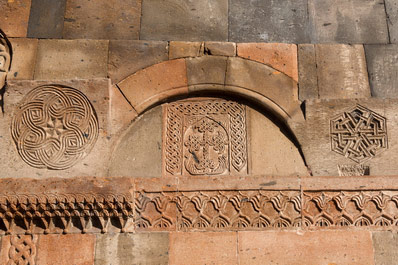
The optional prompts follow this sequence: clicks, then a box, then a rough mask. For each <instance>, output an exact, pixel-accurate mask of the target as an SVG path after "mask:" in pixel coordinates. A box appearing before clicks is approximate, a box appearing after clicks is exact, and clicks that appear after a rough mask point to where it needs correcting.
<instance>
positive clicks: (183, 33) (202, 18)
mask: <svg viewBox="0 0 398 265" xmlns="http://www.w3.org/2000/svg"><path fill="white" fill-rule="evenodd" d="M140 39H142V40H186V41H204V40H213V41H227V40H228V0H203V1H185V0H167V1H164V0H145V1H143V4H142V19H141V33H140Z"/></svg>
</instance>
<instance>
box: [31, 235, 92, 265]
mask: <svg viewBox="0 0 398 265" xmlns="http://www.w3.org/2000/svg"><path fill="white" fill-rule="evenodd" d="M94 245H95V235H89V234H76V235H40V237H39V241H38V249H37V260H36V262H37V264H57V265H70V264H76V265H92V264H94Z"/></svg>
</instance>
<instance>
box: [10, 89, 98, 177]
mask: <svg viewBox="0 0 398 265" xmlns="http://www.w3.org/2000/svg"><path fill="white" fill-rule="evenodd" d="M11 135H12V138H13V140H14V142H15V145H16V147H17V150H18V153H19V155H20V156H21V158H22V159H23V160H24V161H25V162H26V163H27V164H29V165H31V166H33V167H36V168H48V169H58V170H60V169H66V168H69V167H71V166H73V165H74V164H75V163H77V162H78V161H80V160H81V159H82V158H83V157H85V156H86V155H87V153H89V151H90V150H91V149H92V147H93V146H94V144H95V142H96V140H97V138H98V119H97V116H96V113H95V111H94V108H93V106H92V105H91V103H90V101H89V100H88V99H87V97H86V96H85V95H84V94H83V93H81V92H80V91H78V90H77V89H74V88H70V87H65V86H59V85H45V86H41V87H37V88H35V89H33V90H32V91H30V92H29V93H28V94H27V95H26V96H25V97H24V99H23V100H22V102H21V103H20V106H19V107H18V109H17V111H16V113H15V116H14V118H13V121H12V124H11Z"/></svg>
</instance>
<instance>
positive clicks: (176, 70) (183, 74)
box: [118, 59, 188, 113]
mask: <svg viewBox="0 0 398 265" xmlns="http://www.w3.org/2000/svg"><path fill="white" fill-rule="evenodd" d="M118 87H119V88H120V90H121V91H122V92H123V94H124V95H125V96H126V98H127V100H128V101H129V102H130V103H131V104H132V105H133V107H134V109H135V110H136V111H137V112H138V113H141V112H143V111H144V110H145V109H146V108H148V107H149V106H150V105H151V104H152V103H154V102H158V101H161V100H163V99H165V98H168V97H171V96H173V95H182V94H187V92H188V88H187V70H186V64H185V60H184V59H176V60H171V61H166V62H163V63H159V64H155V65H153V66H150V67H148V68H145V69H143V70H141V71H138V72H136V73H135V74H133V75H131V76H129V77H128V78H126V79H124V80H123V81H121V82H120V83H118Z"/></svg>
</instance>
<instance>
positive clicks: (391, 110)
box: [292, 99, 398, 176]
mask: <svg viewBox="0 0 398 265" xmlns="http://www.w3.org/2000/svg"><path fill="white" fill-rule="evenodd" d="M357 104H359V105H360V106H362V107H365V108H366V109H368V111H365V112H364V113H363V114H361V112H360V111H357V113H358V115H359V116H356V119H358V118H361V121H364V120H367V119H368V118H365V117H368V115H370V114H371V113H370V112H369V111H372V112H374V113H376V114H377V115H378V116H381V117H383V118H385V121H384V122H383V121H382V120H379V121H375V120H373V117H375V115H373V114H372V115H370V116H369V117H372V121H373V122H372V123H369V125H365V124H363V122H362V124H361V123H359V122H358V121H355V122H354V123H351V124H350V126H351V127H352V126H355V124H361V125H360V126H359V125H358V126H357V127H354V128H357V129H355V130H353V131H352V133H347V132H346V130H347V129H344V130H342V131H343V132H345V133H346V135H345V136H344V137H343V138H342V140H341V141H340V143H339V144H332V143H336V142H335V141H332V138H331V131H332V130H333V131H335V130H334V129H333V128H334V126H333V125H331V120H334V121H335V122H336V121H337V119H338V117H340V116H341V115H342V114H343V113H345V112H347V111H351V110H352V109H353V108H355V107H356V106H357ZM397 109H398V107H397V100H396V99H395V100H392V99H391V100H380V99H361V100H309V101H307V102H306V123H305V124H301V125H299V124H296V125H292V126H293V128H294V130H293V131H295V133H296V137H297V138H298V140H299V142H300V144H301V147H302V150H303V153H304V157H305V159H306V162H307V165H308V166H309V167H310V169H311V171H312V173H313V174H314V175H316V176H337V175H338V166H339V165H357V164H359V163H361V164H363V165H364V166H369V168H370V172H369V174H370V175H394V174H397V173H398V167H397V165H396V163H395V162H394V161H395V160H396V159H397V158H396V153H397V152H398V141H397V137H398V135H397V130H396V129H395V128H396V127H397V124H398V116H397V114H396V113H397ZM376 124H378V125H377V126H376ZM385 124H386V126H385V127H386V129H387V135H386V134H385V133H384V132H383V131H384V130H381V129H380V127H383V128H384V125H385ZM367 126H373V128H375V129H374V130H373V129H372V130H369V131H367V132H366V130H365V128H367ZM336 127H337V126H336ZM358 128H361V130H362V129H363V131H362V132H361V133H360V135H361V137H360V138H358V136H356V134H355V132H358V131H357V130H358ZM376 128H377V129H376ZM336 130H338V128H336ZM350 136H351V137H352V138H349V137H350ZM385 136H387V139H386V137H385ZM336 137H337V138H336ZM346 137H348V138H346ZM334 139H335V140H336V139H339V138H338V134H334ZM354 142H355V143H357V144H356V145H351V148H348V147H347V144H348V145H350V144H353V143H354ZM339 146H340V148H342V151H341V152H343V153H342V154H341V153H338V152H336V150H338V149H336V150H335V151H332V148H333V147H334V148H337V147H339ZM344 147H346V149H343V148H344ZM344 150H346V151H344ZM370 150H371V151H370ZM355 154H357V155H355ZM355 156H358V157H355ZM349 157H350V158H349ZM362 158H365V159H362ZM353 159H354V160H353ZM358 159H359V161H358ZM355 160H357V162H356V161H355ZM362 160H363V161H362Z"/></svg>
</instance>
